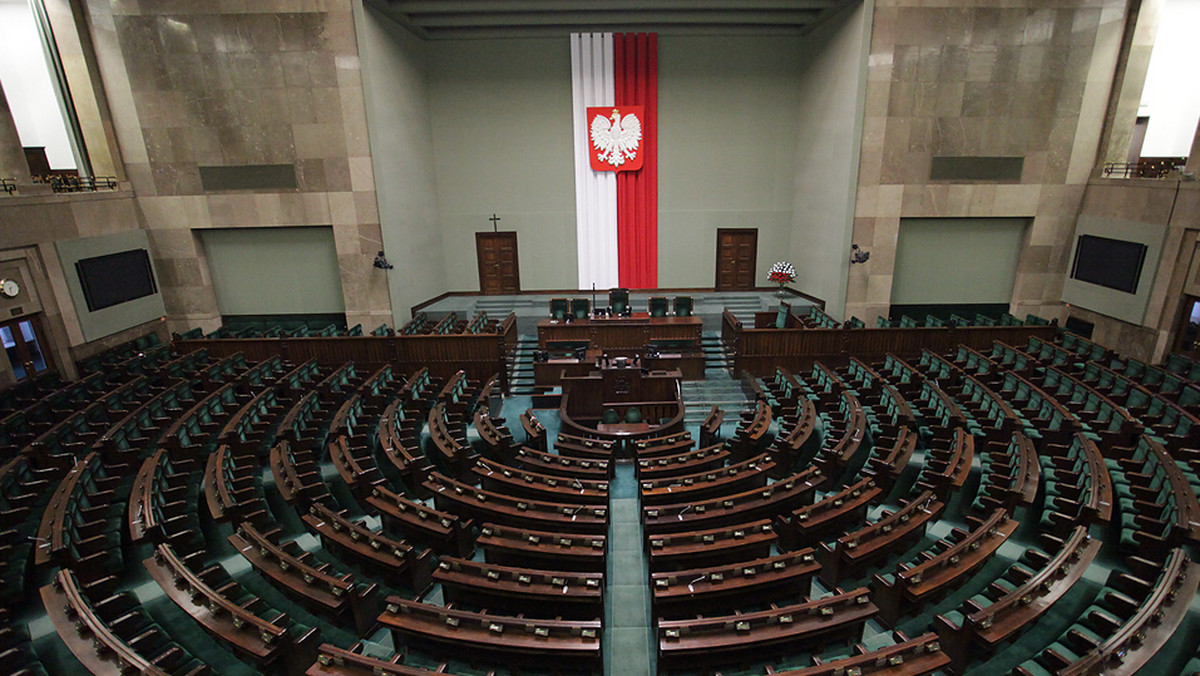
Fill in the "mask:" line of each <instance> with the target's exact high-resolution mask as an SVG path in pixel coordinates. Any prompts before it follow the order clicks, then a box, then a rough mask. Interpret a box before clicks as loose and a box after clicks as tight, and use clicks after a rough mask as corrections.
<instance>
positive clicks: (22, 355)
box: [0, 315, 51, 383]
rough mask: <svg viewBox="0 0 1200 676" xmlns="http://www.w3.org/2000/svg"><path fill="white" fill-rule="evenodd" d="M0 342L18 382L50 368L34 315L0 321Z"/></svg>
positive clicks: (39, 328)
mask: <svg viewBox="0 0 1200 676" xmlns="http://www.w3.org/2000/svg"><path fill="white" fill-rule="evenodd" d="M0 342H2V343H3V344H4V351H5V352H6V353H7V354H8V363H9V364H10V365H11V366H12V370H13V376H14V377H15V378H16V380H17V382H18V383H19V382H22V381H25V380H29V379H30V378H32V377H34V376H37V375H39V374H41V373H45V372H46V371H47V370H49V369H50V366H51V364H50V362H49V361H48V359H47V357H46V352H45V350H46V341H45V340H43V339H42V332H41V327H40V326H39V325H38V321H37V316H36V315H30V316H27V317H23V318H21V319H13V320H10V321H7V322H3V323H0Z"/></svg>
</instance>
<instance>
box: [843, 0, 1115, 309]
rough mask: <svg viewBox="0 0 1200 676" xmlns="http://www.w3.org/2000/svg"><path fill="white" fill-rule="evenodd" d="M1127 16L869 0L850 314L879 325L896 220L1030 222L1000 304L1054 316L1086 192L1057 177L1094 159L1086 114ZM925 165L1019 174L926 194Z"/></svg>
mask: <svg viewBox="0 0 1200 676" xmlns="http://www.w3.org/2000/svg"><path fill="white" fill-rule="evenodd" d="M984 5H987V6H984ZM997 5H1002V6H997ZM1125 5H1126V2H1124V1H1123V0H1080V1H1078V2H1071V1H1069V0H1061V1H1056V2H1042V1H1038V0H1010V1H1009V2H1005V3H981V2H975V1H972V0H937V1H932V2H930V1H920V0H877V2H876V6H875V14H874V25H873V32H872V38H871V47H870V55H869V69H868V82H867V92H866V99H865V100H866V111H865V123H864V131H863V144H862V153H861V157H860V160H861V161H860V166H859V187H858V196H857V201H856V204H857V207H856V212H855V215H856V217H857V218H856V220H855V234H854V237H855V241H856V242H857V241H864V242H870V243H871V244H872V245H873V246H874V249H872V250H871V260H870V261H869V262H868V263H867V264H866V265H864V266H854V268H852V269H851V271H850V284H849V285H848V290H847V299H846V302H847V313H848V314H849V313H851V308H854V309H856V310H858V311H861V312H880V311H881V312H883V313H884V314H886V311H887V303H888V301H889V295H890V288H889V285H890V281H891V278H892V272H893V269H892V266H893V264H894V260H895V246H896V236H895V235H896V232H897V231H898V226H899V219H900V218H901V217H918V216H919V217H1002V216H1018V217H1036V218H1034V225H1033V227H1032V228H1031V232H1030V239H1029V242H1030V246H1028V247H1027V249H1028V250H1027V251H1025V255H1023V256H1022V258H1021V261H1020V264H1019V265H1018V271H1017V279H1016V280H1015V284H1014V293H1013V298H1012V302H1011V305H1012V307H1013V308H1016V307H1018V306H1019V307H1026V306H1028V307H1035V306H1036V307H1038V308H1045V307H1046V306H1047V303H1049V304H1050V306H1051V307H1053V304H1054V303H1055V302H1057V300H1058V299H1057V297H1056V296H1055V295H1054V294H1056V293H1058V290H1060V289H1061V276H1062V275H1063V274H1065V262H1064V258H1065V253H1064V250H1065V249H1066V248H1067V247H1068V245H1069V241H1070V234H1071V232H1072V231H1073V229H1074V224H1075V218H1076V215H1077V213H1078V210H1079V204H1080V200H1081V199H1082V197H1083V187H1084V183H1085V182H1086V175H1085V176H1082V177H1075V176H1074V175H1072V176H1071V179H1072V180H1069V178H1068V174H1069V173H1070V172H1071V169H1072V167H1073V164H1072V163H1073V162H1076V163H1084V164H1087V165H1091V164H1094V163H1095V161H1096V147H1097V143H1098V134H1099V131H1100V129H1099V126H1089V125H1086V124H1084V123H1083V115H1084V111H1085V110H1088V105H1089V102H1093V103H1094V102H1095V101H1101V102H1103V100H1105V97H1106V96H1107V91H1106V90H1105V88H1104V87H1103V86H1102V84H1101V83H1102V82H1103V81H1104V78H1105V76H1106V74H1107V76H1108V78H1109V81H1110V82H1111V74H1112V72H1113V68H1114V67H1115V58H1116V53H1117V47H1118V46H1119V45H1118V44H1117V43H1116V42H1114V41H1113V40H1112V32H1113V26H1114V24H1113V21H1114V16H1115V18H1116V27H1117V31H1116V32H1117V34H1118V36H1119V33H1120V30H1119V28H1120V20H1121V16H1122V15H1123V12H1124V8H1125ZM1117 42H1119V40H1118V41H1117ZM1101 114H1102V113H1101ZM1089 144H1090V145H1089ZM935 156H1007V157H1011V156H1020V157H1023V158H1024V159H1025V163H1024V166H1023V170H1022V175H1021V179H1020V181H1019V182H1017V183H1013V184H995V183H986V182H974V181H964V182H958V183H948V182H933V181H930V179H929V170H930V165H931V161H932V158H933V157H935ZM1077 178H1078V180H1075V179H1077ZM1043 209H1048V210H1050V212H1049V213H1043V211H1042V210H1043ZM859 268H867V269H866V270H862V269H859ZM1056 277H1057V278H1058V281H1056ZM859 316H861V317H863V318H864V319H865V320H867V321H870V320H871V317H866V316H863V315H861V314H860V315H859Z"/></svg>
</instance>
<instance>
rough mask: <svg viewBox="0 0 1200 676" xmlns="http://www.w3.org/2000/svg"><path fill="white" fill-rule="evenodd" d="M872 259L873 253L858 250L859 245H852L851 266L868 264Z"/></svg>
mask: <svg viewBox="0 0 1200 676" xmlns="http://www.w3.org/2000/svg"><path fill="white" fill-rule="evenodd" d="M870 259H871V252H870V251H867V250H866V249H860V248H858V245H857V244H851V245H850V264H851V265H853V264H855V263H866V262H867V261H868V260H870Z"/></svg>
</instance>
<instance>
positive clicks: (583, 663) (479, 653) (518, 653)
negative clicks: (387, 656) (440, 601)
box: [379, 596, 600, 669]
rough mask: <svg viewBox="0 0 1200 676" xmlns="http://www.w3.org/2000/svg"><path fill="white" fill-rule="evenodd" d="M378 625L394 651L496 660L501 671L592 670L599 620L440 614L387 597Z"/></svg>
mask: <svg viewBox="0 0 1200 676" xmlns="http://www.w3.org/2000/svg"><path fill="white" fill-rule="evenodd" d="M379 623H380V624H382V625H383V627H384V628H386V629H388V630H390V631H391V633H392V641H393V643H394V645H396V646H397V649H399V648H400V647H402V646H407V645H409V644H413V645H416V646H419V647H420V649H421V650H430V651H433V652H435V653H441V654H446V655H455V656H459V655H462V654H463V653H464V651H466V652H468V654H470V655H472V656H473V657H475V658H477V659H478V658H483V659H485V660H488V659H491V660H498V661H500V662H502V663H504V664H505V665H509V664H513V665H528V666H531V667H540V668H574V669H595V668H597V667H599V666H600V620H534V619H528V618H520V617H511V616H506V615H497V614H494V613H476V612H471V611H468V610H458V609H454V608H444V607H441V606H433V605H429V604H426V603H420V602H417V601H410V600H408V599H403V598H400V597H397V596H389V597H388V599H387V606H386V607H385V609H384V611H383V612H382V613H380V615H379Z"/></svg>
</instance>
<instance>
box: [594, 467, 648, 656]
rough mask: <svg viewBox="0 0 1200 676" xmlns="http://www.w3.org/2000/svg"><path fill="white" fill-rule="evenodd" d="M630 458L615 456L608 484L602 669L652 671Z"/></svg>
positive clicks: (645, 586) (642, 556) (643, 563)
mask: <svg viewBox="0 0 1200 676" xmlns="http://www.w3.org/2000/svg"><path fill="white" fill-rule="evenodd" d="M639 502H640V501H639V498H638V489H637V476H636V474H635V472H634V468H633V464H632V463H631V462H629V461H627V460H626V461H621V462H619V463H618V464H617V467H616V473H615V475H614V477H613V480H612V482H611V483H610V484H609V526H608V548H609V551H608V571H607V574H606V575H605V584H606V585H607V587H608V588H607V590H606V593H605V600H604V633H605V636H604V641H603V644H604V673H605V674H606V675H608V676H631V675H633V674H653V673H656V672H657V669H656V665H655V658H656V657H657V652H658V651H657V650H656V647H657V644H656V642H655V638H654V623H653V622H652V621H651V619H650V591H649V590H650V567H649V562H647V560H646V555H645V552H644V550H643V548H642V520H641V507H640V504H639Z"/></svg>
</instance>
